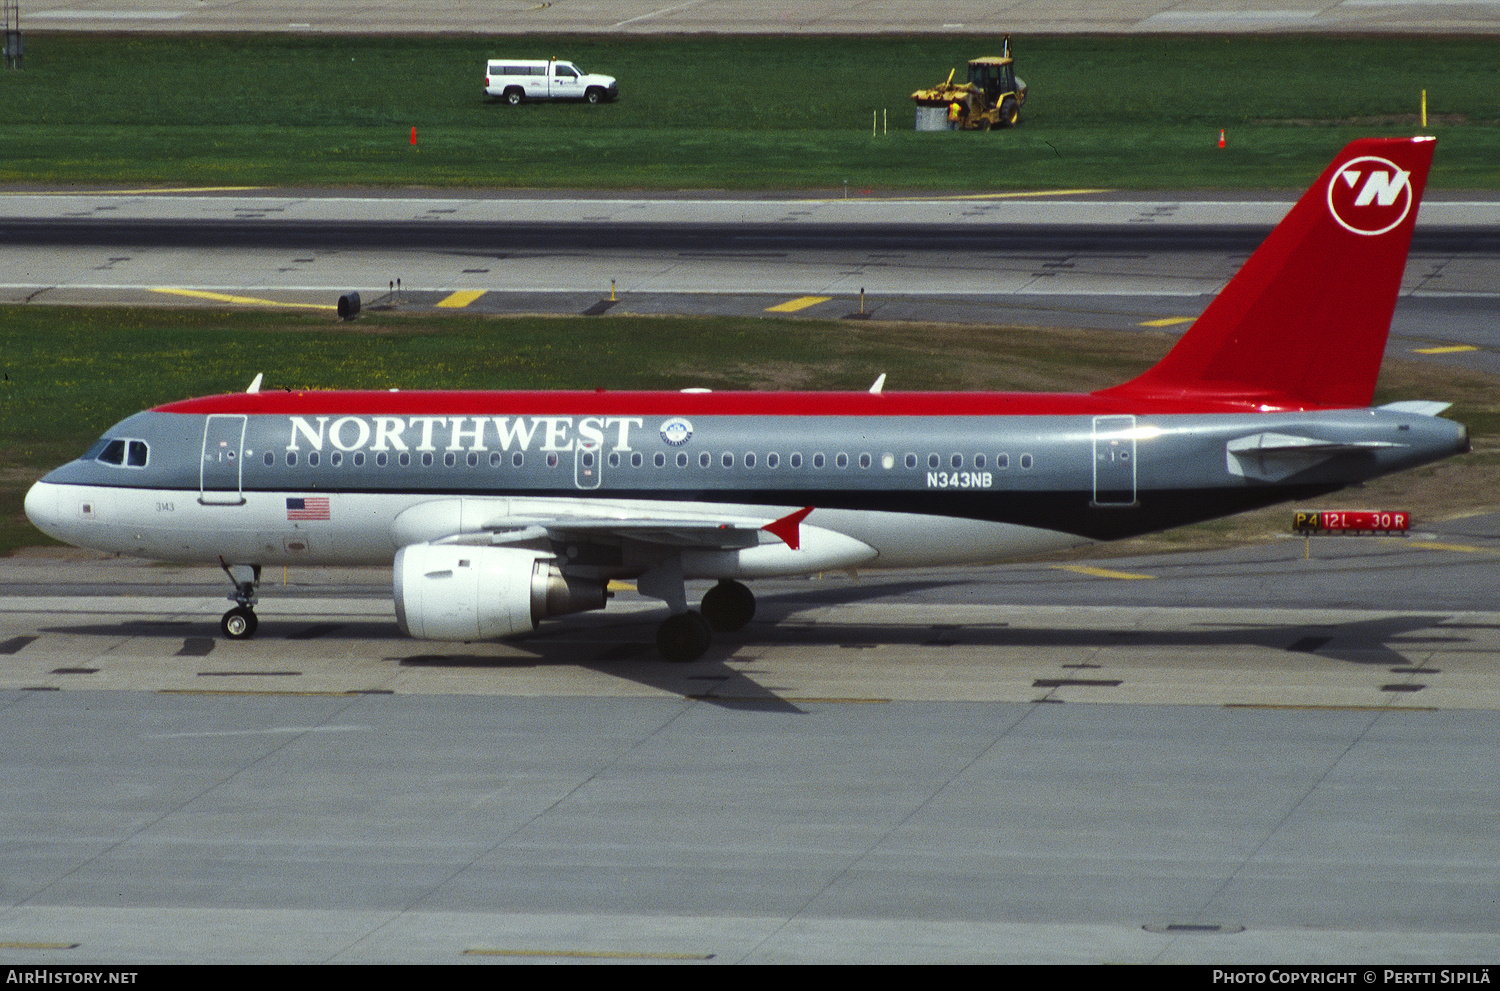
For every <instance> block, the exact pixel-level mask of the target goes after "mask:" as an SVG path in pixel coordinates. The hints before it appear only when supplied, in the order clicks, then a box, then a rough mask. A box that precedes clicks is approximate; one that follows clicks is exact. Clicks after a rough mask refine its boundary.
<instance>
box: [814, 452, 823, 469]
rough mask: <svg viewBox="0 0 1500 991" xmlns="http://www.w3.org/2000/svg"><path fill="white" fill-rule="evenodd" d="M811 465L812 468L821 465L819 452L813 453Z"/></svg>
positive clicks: (821, 459) (821, 457)
mask: <svg viewBox="0 0 1500 991" xmlns="http://www.w3.org/2000/svg"><path fill="white" fill-rule="evenodd" d="M813 467H814V468H821V467H823V455H821V454H814V455H813Z"/></svg>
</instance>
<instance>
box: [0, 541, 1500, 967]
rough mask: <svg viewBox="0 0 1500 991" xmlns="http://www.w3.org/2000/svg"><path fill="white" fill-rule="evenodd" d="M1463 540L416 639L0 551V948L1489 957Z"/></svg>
mask: <svg viewBox="0 0 1500 991" xmlns="http://www.w3.org/2000/svg"><path fill="white" fill-rule="evenodd" d="M1497 555H1500V517H1495V516H1482V517H1473V518H1469V519H1467V520H1456V521H1450V522H1448V523H1444V524H1438V525H1436V526H1434V527H1431V528H1424V529H1423V531H1422V532H1420V533H1418V534H1415V535H1413V536H1411V537H1408V538H1406V539H1404V540H1397V539H1360V538H1352V537H1344V538H1316V539H1314V540H1313V541H1312V543H1311V544H1304V543H1303V542H1302V541H1300V540H1293V539H1288V540H1284V541H1275V542H1272V543H1268V544H1260V545H1255V546H1251V547H1242V548H1236V549H1230V550H1223V551H1216V552H1209V553H1200V554H1168V555H1143V556H1137V557H1116V558H1100V559H1092V560H1086V559H1078V560H1072V561H1066V562H1038V563H1031V564H1016V565H1008V566H997V567H994V568H983V569H965V570H960V571H944V572H915V573H900V574H891V575H880V574H875V573H868V574H864V575H861V576H858V577H857V578H851V577H850V576H845V575H837V576H832V575H830V576H819V577H815V578H812V579H807V580H802V581H785V582H768V583H758V584H760V585H762V587H760V588H758V592H759V594H760V601H761V608H760V612H759V614H758V616H757V618H756V620H755V622H754V623H752V625H751V626H750V627H749V628H748V629H747V630H746V631H744V632H743V633H741V634H739V635H736V636H735V637H732V638H730V637H724V638H721V640H720V642H718V643H717V644H716V645H715V647H714V648H713V649H712V650H711V651H710V653H709V655H708V656H707V657H706V658H704V659H703V660H702V661H700V662H697V663H694V664H688V665H673V664H667V663H665V662H663V661H660V660H658V659H657V658H656V656H655V654H654V652H653V650H652V648H651V639H652V633H653V630H654V628H655V623H656V620H657V618H658V615H657V614H658V613H659V607H658V606H657V605H655V604H653V603H651V602H650V601H649V600H644V599H641V598H639V597H637V596H636V595H635V594H634V593H633V592H631V591H629V590H628V589H622V590H621V591H620V593H619V595H618V596H617V598H616V600H615V601H614V602H613V603H612V604H611V606H610V609H609V610H607V611H606V612H605V613H603V614H598V615H583V616H578V617H573V618H571V619H570V620H569V621H568V622H556V623H549V624H545V625H544V626H543V627H542V628H541V629H540V630H538V632H537V633H536V634H534V635H532V636H529V637H524V638H520V639H518V640H514V641H509V642H503V643H502V642H490V643H473V644H434V643H422V642H417V641H411V640H405V639H403V638H401V637H400V636H399V634H398V632H397V630H396V628H395V623H394V616H393V612H392V608H391V604H390V599H389V577H390V576H389V573H388V572H387V571H385V570H384V569H350V570H327V571H308V570H302V571H298V570H296V569H293V570H292V571H290V572H288V573H286V574H285V575H277V574H274V573H268V574H267V575H266V582H265V585H264V586H263V593H264V594H263V599H262V605H261V614H262V616H263V622H262V624H261V630H260V633H259V635H258V636H257V638H256V639H255V640H253V641H248V642H236V643H230V642H226V641H223V640H220V639H219V638H218V637H217V636H216V626H217V624H216V618H217V615H218V613H219V612H220V611H222V609H223V608H224V606H225V603H224V601H223V599H222V598H221V596H222V594H223V593H224V591H226V590H227V584H226V583H224V581H223V578H222V576H220V575H218V574H217V573H216V572H214V571H213V570H212V569H202V568H178V567H169V566H153V565H145V564H142V563H139V562H131V561H126V560H120V559H102V558H88V557H76V556H75V557H72V558H57V557H48V556H22V557H17V558H11V559H7V560H4V561H0V616H3V623H4V635H3V639H0V709H3V711H4V713H5V718H4V719H3V720H0V748H3V750H4V752H5V753H6V754H7V760H6V761H5V762H4V765H3V769H0V800H3V801H0V808H3V810H4V811H3V813H0V822H3V831H4V837H5V843H4V845H3V852H0V856H3V864H4V869H3V871H0V899H3V901H4V904H5V906H6V907H5V908H3V909H0V932H3V933H4V934H5V935H4V940H5V943H6V946H5V950H4V956H5V958H6V959H7V961H8V962H10V963H13V964H25V963H41V962H46V963H65V964H66V963H85V962H113V963H122V962H197V961H255V962H314V961H329V962H349V963H373V962H446V963H456V962H480V961H483V962H536V961H539V960H547V961H575V962H578V961H601V960H607V961H616V962H619V961H652V962H666V961H673V962H718V963H732V962H799V961H800V962H809V961H819V962H832V961H845V962H877V961H879V962H918V961H929V962H937V961H941V962H957V961H965V962H1096V963H1097V962H1157V963H1164V962H1198V963H1215V964H1224V963H1235V962H1244V963H1269V962H1285V963H1295V962H1300V963H1340V962H1341V963H1363V962H1370V961H1380V962H1381V963H1397V964H1402V963H1432V962H1443V963H1445V964H1449V965H1458V964H1485V963H1490V962H1493V960H1495V959H1496V958H1497V954H1500V924H1497V922H1496V917H1495V914H1494V911H1493V903H1494V898H1495V896H1496V892H1497V888H1496V882H1495V879H1494V876H1493V870H1492V867H1493V864H1494V863H1495V862H1496V859H1497V857H1500V839H1497V834H1496V833H1495V831H1494V830H1493V829H1492V828H1491V826H1492V823H1493V821H1494V816H1495V813H1496V811H1497V809H1496V798H1495V796H1496V795H1497V794H1500V770H1497V766H1496V764H1495V762H1494V761H1493V759H1492V757H1493V753H1494V749H1495V746H1496V743H1497V734H1500V724H1497V722H1496V719H1495V712H1494V710H1495V709H1497V708H1500V670H1497V669H1496V667H1495V664H1494V658H1495V657H1496V656H1497V655H1500V610H1497V609H1495V608H1494V603H1495V601H1496V595H1497V592H1500V587H1497V585H1500V582H1497V580H1496V569H1495V567H1494V564H1495V558H1496V556H1497ZM283 582H284V584H283ZM220 586H223V587H222V588H221V587H220Z"/></svg>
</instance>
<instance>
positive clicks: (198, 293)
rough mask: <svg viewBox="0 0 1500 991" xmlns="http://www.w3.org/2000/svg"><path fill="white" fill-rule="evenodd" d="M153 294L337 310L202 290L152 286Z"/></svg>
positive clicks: (324, 306) (317, 305) (258, 304)
mask: <svg viewBox="0 0 1500 991" xmlns="http://www.w3.org/2000/svg"><path fill="white" fill-rule="evenodd" d="M151 291H152V292H159V293H165V294H167V295H169V296H191V297H193V298H194V299H211V300H213V301H215V302H217V303H239V304H241V305H243V306H290V307H294V308H296V309H302V310H336V309H338V307H337V306H333V305H331V304H328V303H281V302H277V301H276V300H274V299H256V298H255V297H254V296H231V295H229V294H228V293H222V292H207V291H205V290H202V289H173V288H172V287H170V286H152V287H151Z"/></svg>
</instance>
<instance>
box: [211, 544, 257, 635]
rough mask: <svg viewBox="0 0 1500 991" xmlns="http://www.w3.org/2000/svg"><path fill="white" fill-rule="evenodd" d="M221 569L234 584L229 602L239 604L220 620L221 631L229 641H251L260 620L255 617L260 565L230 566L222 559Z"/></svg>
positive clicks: (220, 562)
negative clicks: (256, 589)
mask: <svg viewBox="0 0 1500 991" xmlns="http://www.w3.org/2000/svg"><path fill="white" fill-rule="evenodd" d="M219 567H221V568H223V569H224V574H226V575H228V576H229V580H230V581H231V582H233V583H234V591H233V592H232V593H231V594H230V595H229V601H231V602H235V603H238V604H237V605H236V606H235V607H234V608H233V609H231V610H229V611H228V612H227V613H225V614H224V615H223V617H222V618H221V619H220V620H219V629H220V630H221V631H222V632H223V634H224V636H225V638H227V639H229V640H249V639H250V638H251V637H253V636H255V630H256V627H258V626H260V620H259V619H258V618H257V617H256V615H255V603H256V596H255V588H256V586H257V585H259V584H260V565H258V564H229V563H227V562H226V561H225V560H224V559H223V558H222V557H221V558H219Z"/></svg>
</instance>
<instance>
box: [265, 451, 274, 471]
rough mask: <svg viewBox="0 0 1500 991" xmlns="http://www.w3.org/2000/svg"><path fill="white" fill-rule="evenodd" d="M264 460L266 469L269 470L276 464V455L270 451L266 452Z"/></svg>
mask: <svg viewBox="0 0 1500 991" xmlns="http://www.w3.org/2000/svg"><path fill="white" fill-rule="evenodd" d="M264 460H265V462H266V467H267V468H269V467H271V466H272V465H274V464H275V463H276V455H274V454H272V453H271V452H270V451H267V452H266V456H265V458H264Z"/></svg>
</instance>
